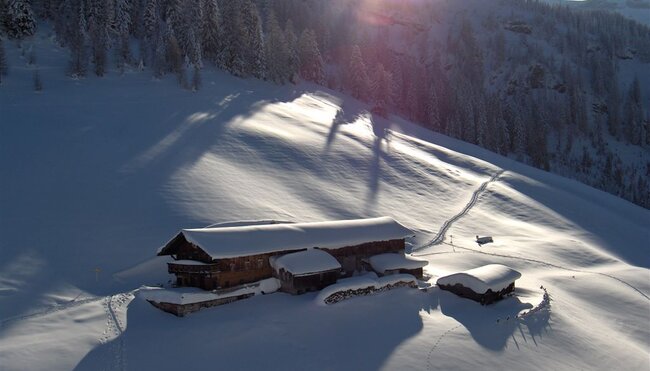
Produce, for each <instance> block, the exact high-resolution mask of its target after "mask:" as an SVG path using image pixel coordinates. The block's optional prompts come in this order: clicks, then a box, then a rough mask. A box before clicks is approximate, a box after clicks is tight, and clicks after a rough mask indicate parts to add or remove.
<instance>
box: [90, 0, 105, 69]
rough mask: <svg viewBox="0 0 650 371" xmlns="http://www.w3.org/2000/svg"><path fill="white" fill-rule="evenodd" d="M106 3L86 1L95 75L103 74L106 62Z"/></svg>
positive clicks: (98, 0) (100, 0)
mask: <svg viewBox="0 0 650 371" xmlns="http://www.w3.org/2000/svg"><path fill="white" fill-rule="evenodd" d="M106 4H107V2H106V1H103V0H89V2H88V6H89V9H88V25H89V36H90V42H91V47H92V53H93V62H94V64H95V74H96V75H97V76H104V73H105V72H106V65H107V63H108V58H107V51H108V47H109V45H108V14H107V9H108V8H107V6H106Z"/></svg>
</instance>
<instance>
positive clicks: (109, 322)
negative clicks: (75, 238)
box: [0, 290, 136, 370]
mask: <svg viewBox="0 0 650 371" xmlns="http://www.w3.org/2000/svg"><path fill="white" fill-rule="evenodd" d="M135 291H136V290H133V291H129V292H125V293H119V294H115V295H110V296H100V297H93V298H85V299H81V300H77V299H76V298H75V299H72V300H71V301H69V302H67V303H63V304H55V305H52V306H50V307H47V308H44V309H42V310H39V311H36V312H33V313H29V314H25V315H22V316H15V317H11V318H7V319H4V320H2V321H0V327H3V326H4V325H5V324H7V323H9V322H13V321H22V320H26V319H30V318H35V317H41V316H46V315H48V314H52V313H56V312H60V311H64V310H67V309H71V308H75V307H78V306H81V305H84V304H88V303H93V302H97V301H102V302H103V303H102V307H103V308H104V311H105V313H106V328H105V329H104V332H103V333H102V335H101V337H100V338H99V343H100V344H106V343H107V342H108V341H109V340H110V339H114V340H115V341H113V342H112V343H111V344H110V350H111V352H110V353H111V355H112V359H111V361H110V362H107V363H106V364H108V365H110V366H108V368H105V369H107V370H125V369H126V360H125V358H124V347H125V345H124V339H123V337H122V336H121V335H122V334H123V333H124V323H123V322H122V321H121V320H120V319H119V318H118V316H117V315H116V314H115V310H116V308H119V307H121V306H122V305H124V303H125V302H126V301H127V300H128V299H129V297H130V296H132V295H133V294H134V293H135Z"/></svg>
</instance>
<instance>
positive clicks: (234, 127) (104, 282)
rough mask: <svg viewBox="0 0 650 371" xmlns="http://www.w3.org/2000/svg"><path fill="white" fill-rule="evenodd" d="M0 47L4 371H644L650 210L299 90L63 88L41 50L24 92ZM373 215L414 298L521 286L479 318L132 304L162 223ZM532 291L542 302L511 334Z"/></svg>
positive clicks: (132, 84) (479, 311)
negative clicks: (416, 272)
mask: <svg viewBox="0 0 650 371" xmlns="http://www.w3.org/2000/svg"><path fill="white" fill-rule="evenodd" d="M6 47H7V54H8V58H9V61H10V66H11V71H10V75H9V76H8V77H7V79H6V80H3V85H2V86H0V118H1V120H0V173H1V174H2V180H0V236H2V241H1V242H0V253H1V257H2V261H1V262H0V365H1V367H0V368H2V369H6V370H24V369H72V368H75V367H76V368H77V369H81V370H95V369H98V368H107V369H120V368H121V369H125V368H130V369H178V368H183V369H197V368H201V367H214V366H215V365H216V364H218V365H219V366H222V367H223V368H228V369H255V368H262V367H264V368H271V369H355V370H360V369H377V368H384V369H428V368H434V369H470V368H471V369H475V368H476V367H482V368H496V367H500V368H503V369H521V368H526V369H613V368H615V369H643V368H647V367H648V354H649V351H650V344H649V341H648V339H649V338H650V328H649V327H650V325H649V323H650V314H649V313H648V304H649V298H648V295H650V280H649V279H648V278H650V275H649V270H648V268H649V267H650V261H649V258H648V257H649V255H648V247H647V246H648V243H647V241H648V240H649V239H650V227H649V221H650V211H648V210H645V209H642V208H640V207H638V206H635V205H633V204H631V203H629V202H626V201H622V200H621V199H618V198H616V197H614V196H612V195H609V194H606V193H604V192H601V191H597V190H595V189H593V188H590V187H587V186H585V185H583V184H580V183H578V182H575V181H571V180H567V179H565V178H562V177H558V176H555V175H552V174H549V173H546V172H542V171H539V170H536V169H532V168H530V167H527V166H524V165H521V164H518V163H515V162H513V161H512V160H509V159H506V158H504V157H501V156H497V155H494V154H492V153H490V152H488V151H486V150H483V149H480V148H478V147H475V146H472V145H468V144H465V143H462V142H459V141H456V140H453V139H450V138H448V137H445V136H441V135H438V134H436V133H433V132H430V131H427V130H425V129H422V128H419V127H417V126H415V125H412V124H410V123H408V122H405V121H403V120H400V119H397V118H394V117H392V118H390V119H389V120H384V119H381V118H377V117H374V118H373V117H371V116H370V115H368V114H367V113H366V111H365V109H366V107H364V106H362V105H360V104H358V103H357V102H355V101H354V100H351V99H350V98H348V97H345V96H342V95H339V94H335V93H333V92H331V91H325V90H324V89H323V88H320V87H317V86H312V85H298V86H285V87H278V86H275V85H271V84H266V83H261V82H259V81H255V80H240V79H236V78H234V77H231V76H228V75H226V74H223V73H219V72H208V71H206V72H205V74H204V76H203V84H204V87H203V89H202V90H201V91H199V92H197V93H191V92H188V91H184V90H181V89H179V88H178V87H177V86H176V83H175V81H172V80H171V79H170V80H162V81H153V80H151V78H150V75H149V74H148V73H147V72H142V73H140V72H131V73H127V74H125V75H123V76H117V75H116V74H115V73H110V74H109V75H108V76H107V77H105V78H101V79H100V78H94V77H90V78H87V79H84V80H70V79H68V78H66V77H64V76H63V73H62V70H63V68H65V63H66V62H65V61H66V53H65V52H64V51H63V50H62V49H58V48H57V47H55V46H53V45H52V44H51V43H50V42H49V40H48V39H47V38H45V37H43V36H42V35H41V36H39V38H38V39H37V40H36V41H35V43H34V47H35V48H37V51H38V55H39V56H40V57H39V62H38V63H39V65H40V66H41V75H42V77H43V84H44V90H43V92H41V93H35V92H34V91H33V90H32V80H31V77H32V72H31V67H24V65H25V61H24V59H22V58H21V56H20V50H19V49H18V48H17V47H16V46H15V45H13V44H10V45H6ZM341 108H342V109H343V111H344V116H345V118H346V120H345V122H344V123H340V122H338V121H337V122H336V123H334V122H333V119H334V117H335V115H336V113H337V110H339V109H341ZM381 215H388V216H391V217H393V218H395V219H396V220H398V221H399V222H400V223H402V224H403V225H404V226H406V227H408V228H410V229H412V230H414V231H415V232H416V233H417V236H416V237H415V238H414V239H412V240H411V241H409V242H410V243H411V248H412V249H413V252H414V255H417V256H418V258H420V259H422V258H424V259H427V260H428V261H429V264H428V265H427V267H425V273H426V274H427V277H428V280H429V282H430V283H434V282H435V280H436V278H437V277H439V276H442V275H445V274H448V273H451V272H455V271H459V270H467V269H471V268H474V267H478V266H481V265H485V264H490V263H502V264H506V265H508V266H510V267H512V268H514V269H516V270H517V271H519V272H521V273H522V278H521V279H520V280H518V281H517V285H518V288H517V295H516V297H513V298H509V299H506V300H504V301H502V302H500V303H498V304H495V305H493V306H488V307H483V306H480V305H479V304H477V303H475V302H472V301H469V300H466V299H460V298H458V297H456V296H454V295H453V294H451V293H448V292H444V291H440V290H438V289H437V288H435V287H431V288H430V289H429V290H428V291H420V290H414V289H396V290H392V291H389V292H385V293H381V294H376V295H372V296H368V297H359V298H354V299H351V300H346V301H343V302H340V303H338V304H335V305H331V306H322V305H318V304H316V303H315V301H314V299H315V297H316V295H317V294H316V293H311V294H306V295H302V296H290V295H287V294H280V293H276V294H272V295H265V296H259V297H254V298H251V299H248V300H244V301H240V302H236V303H233V304H229V305H225V306H222V307H218V308H213V309H210V310H205V311H202V312H199V313H196V314H192V315H190V316H188V317H186V318H183V319H179V318H176V317H174V316H172V315H169V314H167V313H163V312H161V311H159V310H157V309H155V308H154V307H152V306H151V305H149V304H148V303H147V302H146V301H144V300H143V299H142V298H140V297H138V294H137V292H135V291H134V290H136V289H137V288H138V287H139V286H140V285H143V284H158V283H165V282H161V280H164V279H165V278H166V277H165V276H166V275H165V272H164V270H165V260H164V259H161V258H160V257H159V258H154V255H155V252H156V249H157V248H158V247H159V246H160V245H162V244H164V243H165V242H166V241H167V240H168V238H169V237H170V236H172V235H173V234H174V233H176V232H177V231H178V230H179V229H181V228H197V227H203V226H206V225H209V224H213V223H219V222H225V221H233V220H258V219H259V220H261V219H265V220H269V219H275V220H290V221H294V222H302V221H323V220H336V219H353V218H363V217H375V216H381ZM438 231H441V232H442V234H441V235H440V236H439V237H438V238H436V234H437V233H438ZM477 234H479V235H485V234H489V235H492V236H493V237H494V241H495V242H494V243H493V244H488V245H485V246H484V247H478V246H476V244H475V243H474V242H473V239H474V236H475V235H477ZM452 242H453V244H452ZM150 259H152V260H150ZM117 272H122V273H120V274H117V275H115V276H114V274H115V273H117ZM542 285H543V286H544V287H545V288H546V289H547V290H548V292H549V294H550V295H551V298H552V301H551V304H550V307H548V308H545V310H541V311H539V312H537V313H535V314H534V315H530V316H526V317H521V318H515V317H516V316H517V314H518V313H519V312H521V311H524V310H528V309H531V308H532V307H534V306H536V305H538V304H539V303H540V302H542V300H543V299H542V295H543V291H542V290H540V289H539V287H540V286H542ZM215 362H218V363H215Z"/></svg>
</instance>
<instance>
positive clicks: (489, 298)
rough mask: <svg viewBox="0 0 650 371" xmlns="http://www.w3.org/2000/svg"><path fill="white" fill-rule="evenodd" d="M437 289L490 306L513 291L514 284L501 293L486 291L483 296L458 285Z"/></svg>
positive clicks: (443, 286)
mask: <svg viewBox="0 0 650 371" xmlns="http://www.w3.org/2000/svg"><path fill="white" fill-rule="evenodd" d="M438 287H440V288H441V289H442V290H447V291H451V292H453V293H454V294H456V295H458V296H460V297H463V298H467V299H471V300H474V301H477V302H479V303H481V305H487V304H492V303H494V302H495V301H498V300H501V299H503V297H504V296H505V295H506V294H508V293H511V292H513V291H515V283H514V282H513V283H511V284H510V285H509V286H508V287H506V288H505V289H503V290H501V291H497V292H493V291H492V290H488V291H487V292H486V293H485V294H479V293H477V292H475V291H474V290H472V289H470V288H469V287H465V286H463V285H461V284H459V283H457V284H455V285H438Z"/></svg>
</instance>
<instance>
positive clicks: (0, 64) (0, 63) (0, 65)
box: [0, 39, 9, 84]
mask: <svg viewBox="0 0 650 371" xmlns="http://www.w3.org/2000/svg"><path fill="white" fill-rule="evenodd" d="M8 70H9V65H8V64H7V58H6V57H5V46H4V44H3V42H2V39H0V84H1V83H2V76H6V75H7V71H8Z"/></svg>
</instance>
